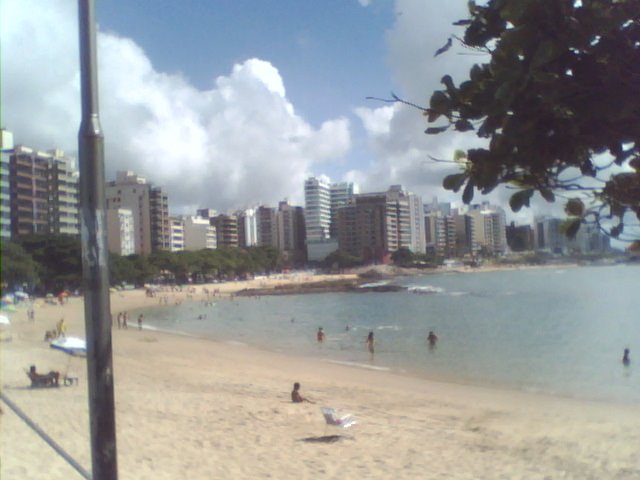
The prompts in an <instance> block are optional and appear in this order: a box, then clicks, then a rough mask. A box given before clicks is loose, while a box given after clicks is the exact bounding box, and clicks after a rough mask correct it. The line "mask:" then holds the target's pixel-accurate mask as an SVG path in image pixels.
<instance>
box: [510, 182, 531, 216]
mask: <svg viewBox="0 0 640 480" xmlns="http://www.w3.org/2000/svg"><path fill="white" fill-rule="evenodd" d="M532 195H533V189H532V188H530V189H527V190H520V191H519V192H516V193H514V194H513V195H511V198H510V199H509V206H510V207H511V210H513V211H514V212H519V211H520V209H521V208H522V207H528V206H529V203H530V200H531V196H532Z"/></svg>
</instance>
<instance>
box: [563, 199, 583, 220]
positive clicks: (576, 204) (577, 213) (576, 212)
mask: <svg viewBox="0 0 640 480" xmlns="http://www.w3.org/2000/svg"><path fill="white" fill-rule="evenodd" d="M564 211H565V212H566V214H567V215H571V216H573V217H582V216H583V215H584V203H583V202H582V200H580V199H579V198H570V199H569V200H568V201H567V203H566V205H565V206H564Z"/></svg>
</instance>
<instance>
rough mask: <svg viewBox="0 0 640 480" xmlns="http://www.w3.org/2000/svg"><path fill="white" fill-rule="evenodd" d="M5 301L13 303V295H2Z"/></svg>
mask: <svg viewBox="0 0 640 480" xmlns="http://www.w3.org/2000/svg"><path fill="white" fill-rule="evenodd" d="M2 302H3V303H13V295H5V296H4V297H2Z"/></svg>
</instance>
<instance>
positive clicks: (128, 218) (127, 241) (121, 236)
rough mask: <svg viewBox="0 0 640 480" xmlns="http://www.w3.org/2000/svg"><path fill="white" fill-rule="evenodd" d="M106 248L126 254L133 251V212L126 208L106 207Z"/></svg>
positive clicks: (130, 253) (119, 253)
mask: <svg viewBox="0 0 640 480" xmlns="http://www.w3.org/2000/svg"><path fill="white" fill-rule="evenodd" d="M107 248H108V249H109V251H110V252H112V253H117V254H118V255H122V256H126V255H133V254H134V253H135V239H134V222H133V213H132V212H131V210H129V209H127V208H109V209H107Z"/></svg>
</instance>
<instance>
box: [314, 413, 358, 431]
mask: <svg viewBox="0 0 640 480" xmlns="http://www.w3.org/2000/svg"><path fill="white" fill-rule="evenodd" d="M322 415H323V416H324V420H325V422H326V425H325V427H324V431H325V434H326V433H327V427H328V426H329V425H331V426H333V427H339V428H349V427H351V426H352V425H355V424H356V423H357V422H356V419H355V417H354V416H353V415H348V414H347V415H342V416H338V414H337V413H336V410H335V408H331V407H322Z"/></svg>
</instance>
